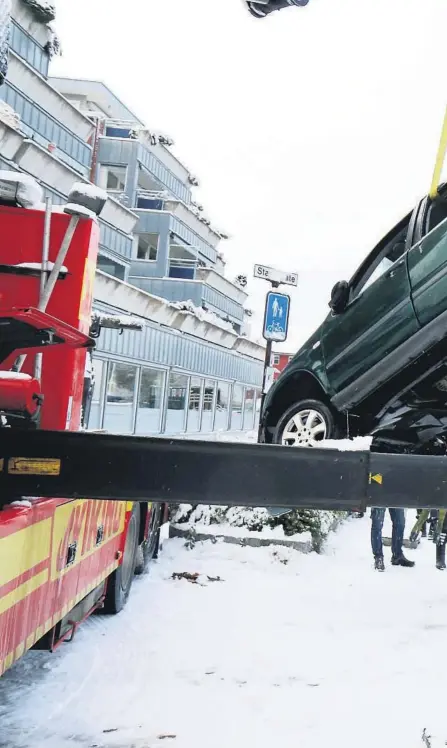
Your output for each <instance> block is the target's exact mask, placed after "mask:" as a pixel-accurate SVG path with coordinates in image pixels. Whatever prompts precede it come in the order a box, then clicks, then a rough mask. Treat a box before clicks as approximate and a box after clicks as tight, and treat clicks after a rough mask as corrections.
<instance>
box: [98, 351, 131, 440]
mask: <svg viewBox="0 0 447 748" xmlns="http://www.w3.org/2000/svg"><path fill="white" fill-rule="evenodd" d="M136 378H137V367H136V366H131V365H130V364H123V363H118V362H115V361H111V362H110V363H109V367H108V372H107V392H106V407H105V411H104V428H105V429H106V431H110V432H112V433H115V434H131V433H132V432H133V412H134V409H133V406H134V402H135V383H136Z"/></svg>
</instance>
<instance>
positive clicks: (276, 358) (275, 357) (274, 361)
mask: <svg viewBox="0 0 447 748" xmlns="http://www.w3.org/2000/svg"><path fill="white" fill-rule="evenodd" d="M279 358H280V357H279V353H274V354H273V356H272V366H278V364H279Z"/></svg>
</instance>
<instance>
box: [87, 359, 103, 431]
mask: <svg viewBox="0 0 447 748" xmlns="http://www.w3.org/2000/svg"><path fill="white" fill-rule="evenodd" d="M104 371H105V361H102V360H101V359H100V358H96V359H93V374H94V384H93V396H92V404H91V406H90V414H89V417H88V427H89V429H99V428H100V426H101V402H102V392H103V379H104Z"/></svg>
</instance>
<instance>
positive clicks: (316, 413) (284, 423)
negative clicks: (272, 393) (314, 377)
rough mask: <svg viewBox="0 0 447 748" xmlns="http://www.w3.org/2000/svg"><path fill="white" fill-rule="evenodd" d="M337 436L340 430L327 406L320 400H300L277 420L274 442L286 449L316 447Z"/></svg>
mask: <svg viewBox="0 0 447 748" xmlns="http://www.w3.org/2000/svg"><path fill="white" fill-rule="evenodd" d="M339 436H340V430H339V428H338V427H337V424H336V421H335V418H334V415H333V413H332V411H331V410H330V409H329V408H328V406H327V405H325V404H324V403H322V402H321V401H320V400H300V401H299V402H297V403H294V404H293V405H292V406H291V407H290V408H288V409H287V410H286V412H285V413H284V414H283V415H282V416H281V418H280V419H279V421H278V424H277V426H276V430H275V435H274V442H275V444H282V445H283V446H288V447H318V442H320V441H325V440H326V439H337V438H338V437H339Z"/></svg>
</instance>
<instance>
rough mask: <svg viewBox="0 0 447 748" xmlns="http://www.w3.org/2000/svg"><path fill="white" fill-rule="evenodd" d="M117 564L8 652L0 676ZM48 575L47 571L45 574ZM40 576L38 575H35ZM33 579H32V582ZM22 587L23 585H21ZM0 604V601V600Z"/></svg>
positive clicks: (0, 667) (1, 664) (114, 567)
mask: <svg viewBox="0 0 447 748" xmlns="http://www.w3.org/2000/svg"><path fill="white" fill-rule="evenodd" d="M118 564H119V562H118V561H114V562H113V563H112V564H110V566H108V567H107V569H105V570H104V571H103V572H102V573H101V574H100V575H99V576H97V577H96V579H94V580H93V581H92V582H90V584H89V585H88V586H87V587H84V589H83V590H81V592H79V593H78V594H77V595H76V597H74V598H73V599H72V600H70V601H69V602H68V603H66V605H64V606H63V608H61V609H60V610H59V612H58V613H55V614H54V616H53V617H52V618H49V619H48V620H47V622H46V623H45V624H44V625H41V626H38V627H37V629H36V630H35V631H33V632H32V633H31V634H30V635H29V636H28V637H27V638H26V639H24V640H23V641H22V642H21V643H20V644H19V645H18V647H16V648H15V649H14V650H12V652H9V653H8V654H7V655H6V657H5V658H4V659H3V660H1V661H0V675H2V674H3V673H4V672H5V671H6V670H8V668H10V667H11V665H12V664H13V663H14V662H16V660H18V659H19V658H20V657H22V655H23V654H24V653H25V652H26V650H28V649H31V647H32V646H33V645H34V644H35V643H36V642H37V641H38V640H39V639H41V638H42V636H44V634H46V633H47V631H49V630H50V629H51V628H53V626H55V625H56V623H58V622H59V621H61V620H62V618H64V616H66V615H67V613H69V611H70V610H72V609H73V608H74V607H75V605H77V604H78V603H80V602H81V600H83V599H84V597H87V595H88V594H89V593H90V592H92V591H93V590H94V589H95V588H96V587H98V586H99V585H100V584H101V582H103V581H104V579H106V578H107V577H108V576H110V574H112V572H114V571H115V569H116V568H117V567H118ZM45 573H46V574H47V575H48V571H47V572H45ZM37 576H40V575H37ZM34 579H35V577H33V579H32V580H30V581H33V580H34ZM22 586H23V585H22ZM0 603H1V600H0Z"/></svg>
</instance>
